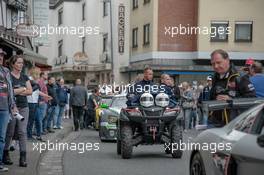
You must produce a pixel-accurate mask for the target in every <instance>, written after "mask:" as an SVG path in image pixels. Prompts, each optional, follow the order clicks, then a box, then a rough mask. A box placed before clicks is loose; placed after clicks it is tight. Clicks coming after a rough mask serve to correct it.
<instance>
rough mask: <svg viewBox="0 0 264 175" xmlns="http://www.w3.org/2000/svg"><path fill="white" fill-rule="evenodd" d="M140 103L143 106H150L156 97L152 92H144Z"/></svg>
mask: <svg viewBox="0 0 264 175" xmlns="http://www.w3.org/2000/svg"><path fill="white" fill-rule="evenodd" d="M140 105H141V106H143V107H146V108H148V107H150V106H153V105H154V97H153V95H151V94H150V93H144V94H142V95H141V97H140Z"/></svg>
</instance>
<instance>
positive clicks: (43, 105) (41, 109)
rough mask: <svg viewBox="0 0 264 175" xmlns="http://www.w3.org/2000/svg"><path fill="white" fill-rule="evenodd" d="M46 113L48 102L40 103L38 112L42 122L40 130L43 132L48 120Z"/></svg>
mask: <svg viewBox="0 0 264 175" xmlns="http://www.w3.org/2000/svg"><path fill="white" fill-rule="evenodd" d="M46 113H47V104H46V103H39V105H38V108H37V114H38V117H39V120H40V122H41V125H40V132H41V133H42V132H43V127H44V125H45V122H46Z"/></svg>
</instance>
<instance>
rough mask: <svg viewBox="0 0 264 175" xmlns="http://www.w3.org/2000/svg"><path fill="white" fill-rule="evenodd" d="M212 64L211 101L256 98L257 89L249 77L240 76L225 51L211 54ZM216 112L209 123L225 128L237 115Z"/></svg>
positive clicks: (216, 51) (230, 112) (231, 112)
mask: <svg viewBox="0 0 264 175" xmlns="http://www.w3.org/2000/svg"><path fill="white" fill-rule="evenodd" d="M211 64H212V66H213V69H214V71H215V74H214V76H213V81H212V89H211V94H210V99H211V100H224V101H226V100H231V99H232V98H247V97H255V96H256V94H255V89H254V86H253V85H252V84H251V82H250V80H249V79H248V77H247V76H242V77H241V76H240V75H239V73H238V72H237V70H236V69H235V67H234V66H233V65H232V64H231V63H230V59H229V55H228V53H227V52H225V51H224V50H215V51H214V52H212V54H211ZM226 113H227V112H224V111H216V112H214V113H213V115H212V116H211V117H209V120H208V123H209V124H210V123H211V124H213V125H215V126H223V125H225V124H226V123H228V122H229V121H230V120H232V119H233V118H234V117H235V116H236V113H234V112H233V111H229V112H228V113H229V114H230V115H229V116H228V117H227V116H226Z"/></svg>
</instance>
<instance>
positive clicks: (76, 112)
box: [72, 106, 84, 131]
mask: <svg viewBox="0 0 264 175" xmlns="http://www.w3.org/2000/svg"><path fill="white" fill-rule="evenodd" d="M72 110H73V123H74V129H75V131H78V130H79V128H81V129H83V126H84V122H83V115H84V109H83V107H82V106H72Z"/></svg>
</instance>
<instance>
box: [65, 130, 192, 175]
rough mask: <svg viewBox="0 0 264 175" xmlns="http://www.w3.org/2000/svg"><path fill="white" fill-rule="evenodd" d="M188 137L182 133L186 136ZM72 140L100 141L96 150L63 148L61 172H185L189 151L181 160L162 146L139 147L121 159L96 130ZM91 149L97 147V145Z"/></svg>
mask: <svg viewBox="0 0 264 175" xmlns="http://www.w3.org/2000/svg"><path fill="white" fill-rule="evenodd" d="M186 137H187V136H186V135H185V138H186ZM71 142H72V143H92V144H94V143H99V148H100V149H99V151H96V150H93V151H87V152H85V153H82V154H80V153H78V151H69V150H68V151H65V152H64V154H63V174H64V175H84V174H90V175H162V174H164V175H188V174H189V173H188V162H189V152H184V154H183V157H182V159H173V158H172V157H171V155H166V154H165V153H164V149H163V146H162V145H154V146H138V147H135V148H134V150H133V151H134V152H133V157H132V159H128V160H125V159H121V157H120V156H118V155H117V154H116V143H114V142H112V143H111V142H101V141H100V139H99V137H98V132H96V131H93V130H84V131H80V133H78V134H77V135H76V137H74V138H73V140H72V141H71ZM93 149H97V147H96V146H94V147H93Z"/></svg>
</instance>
